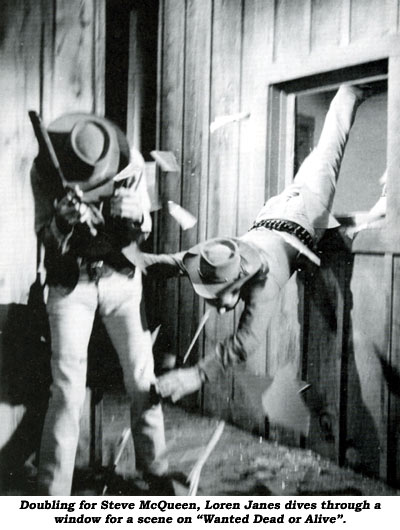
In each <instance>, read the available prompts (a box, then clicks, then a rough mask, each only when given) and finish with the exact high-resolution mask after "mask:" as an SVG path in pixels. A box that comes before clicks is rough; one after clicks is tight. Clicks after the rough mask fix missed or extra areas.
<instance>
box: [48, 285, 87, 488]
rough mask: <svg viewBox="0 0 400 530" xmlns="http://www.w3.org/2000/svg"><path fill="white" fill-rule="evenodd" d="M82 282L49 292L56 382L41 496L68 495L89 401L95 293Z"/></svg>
mask: <svg viewBox="0 0 400 530" xmlns="http://www.w3.org/2000/svg"><path fill="white" fill-rule="evenodd" d="M95 289H96V288H95V286H94V285H93V284H92V285H90V284H85V283H79V284H78V285H77V287H76V288H75V290H74V291H73V292H72V293H71V294H69V295H67V296H65V295H63V294H61V293H60V291H58V290H57V288H51V289H50V293H49V300H48V304H47V309H48V314H49V322H50V332H51V343H52V358H51V371H52V378H53V382H52V385H51V395H50V401H49V406H48V410H47V414H46V418H45V423H44V428H43V434H42V441H41V447H40V456H39V474H38V493H39V494H42V495H69V494H70V493H71V484H72V477H73V471H74V464H75V455H76V449H77V444H78V438H79V421H80V416H81V412H82V406H83V403H84V400H85V390H86V370H87V347H88V343H89V338H90V334H91V330H92V326H93V319H94V314H95V310H96V303H97V294H96V290H95Z"/></svg>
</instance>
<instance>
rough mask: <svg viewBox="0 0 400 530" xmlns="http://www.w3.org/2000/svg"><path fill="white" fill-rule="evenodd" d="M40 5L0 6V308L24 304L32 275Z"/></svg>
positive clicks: (14, 3) (9, 2)
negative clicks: (33, 112)
mask: <svg viewBox="0 0 400 530" xmlns="http://www.w3.org/2000/svg"><path fill="white" fill-rule="evenodd" d="M40 20H41V6H40V3H37V2H34V1H22V0H20V1H17V2H13V1H6V2H3V5H2V21H1V29H2V45H1V48H0V62H1V65H2V68H1V70H2V74H1V76H0V98H1V101H2V102H3V113H2V120H1V124H0V154H1V160H2V164H1V170H0V171H1V178H0V193H1V197H2V202H3V205H2V208H1V209H0V242H1V248H2V251H1V253H0V303H3V304H8V303H17V304H18V303H23V304H24V303H26V302H27V299H28V294H29V288H30V286H31V284H32V283H33V281H34V280H35V276H36V237H35V234H34V229H33V226H34V224H33V217H34V205H33V200H32V192H31V186H30V171H31V167H32V161H33V159H34V157H35V156H36V152H37V144H36V141H35V139H34V134H33V131H32V127H31V124H30V121H29V117H28V110H29V109H36V110H38V109H39V106H40V78H39V70H40V69H39V64H40V35H41V25H40Z"/></svg>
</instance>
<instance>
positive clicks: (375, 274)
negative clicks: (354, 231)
mask: <svg viewBox="0 0 400 530" xmlns="http://www.w3.org/2000/svg"><path fill="white" fill-rule="evenodd" d="M386 270H387V267H386ZM384 277H385V264H384V256H383V255H369V254H366V255H358V254H356V255H355V258H354V266H353V274H352V279H351V284H350V289H351V304H352V310H351V326H352V327H351V333H350V334H349V339H348V341H349V343H348V355H349V363H348V374H349V375H348V392H347V394H348V406H347V439H348V441H349V442H352V444H353V448H354V449H355V450H356V451H357V455H358V459H359V461H360V462H361V465H362V468H363V470H364V471H366V472H368V473H373V474H380V473H382V461H383V460H385V459H386V457H385V454H386V451H387V420H386V418H387V398H386V389H385V385H384V384H383V381H382V370H381V366H380V363H379V358H378V355H383V356H386V352H387V340H388V337H387V334H386V331H385V326H384V325H383V319H384V318H386V303H387V296H386V293H385V290H384V289H382V288H381V286H382V278H384ZM371 293H374V296H371ZM377 315H380V317H379V318H377Z"/></svg>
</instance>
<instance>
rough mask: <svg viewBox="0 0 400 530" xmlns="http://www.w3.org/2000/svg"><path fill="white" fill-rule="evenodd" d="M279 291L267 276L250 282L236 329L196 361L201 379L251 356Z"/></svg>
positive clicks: (214, 375)
mask: <svg viewBox="0 0 400 530" xmlns="http://www.w3.org/2000/svg"><path fill="white" fill-rule="evenodd" d="M279 294H280V287H279V285H278V283H277V282H276V281H275V279H274V278H273V277H272V276H271V275H269V276H268V277H267V278H265V277H262V276H261V277H259V278H256V279H255V280H253V282H251V284H250V285H249V288H248V290H247V292H246V293H245V296H244V302H245V307H244V310H243V312H242V315H241V317H240V321H239V325H238V327H237V330H236V332H235V333H234V334H233V335H232V336H231V337H229V338H227V339H226V340H224V341H222V342H220V343H219V344H218V345H217V347H216V352H215V354H211V355H207V356H206V357H204V359H202V360H201V361H200V362H199V363H198V367H199V370H200V372H201V373H202V377H203V378H204V379H205V380H207V381H213V380H215V379H216V377H217V375H218V374H221V373H223V372H224V371H225V370H226V369H227V368H228V367H230V366H233V365H236V364H239V363H243V362H246V361H247V359H248V358H249V357H251V356H253V355H255V353H256V352H257V351H258V350H259V348H260V346H261V345H262V344H263V343H264V339H265V336H266V332H267V328H268V325H269V323H270V320H271V317H272V315H273V314H274V312H275V311H276V304H277V300H278V297H279Z"/></svg>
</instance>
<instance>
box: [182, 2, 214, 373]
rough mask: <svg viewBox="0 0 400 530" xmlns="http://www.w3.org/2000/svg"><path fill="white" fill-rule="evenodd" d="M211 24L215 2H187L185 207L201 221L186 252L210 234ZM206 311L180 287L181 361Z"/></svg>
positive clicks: (187, 235)
mask: <svg viewBox="0 0 400 530" xmlns="http://www.w3.org/2000/svg"><path fill="white" fill-rule="evenodd" d="M211 21H212V2H211V0H205V1H203V2H196V1H195V0H189V1H188V2H187V14H186V27H187V30H186V44H185V48H186V63H185V109H184V136H183V154H184V160H183V179H182V205H183V207H184V208H186V209H187V210H188V211H190V212H191V213H192V214H194V215H195V216H196V217H197V219H198V222H197V225H196V226H195V227H193V228H192V229H190V230H186V231H184V232H182V237H181V247H182V248H183V249H188V248H190V247H191V246H193V245H195V244H196V243H197V242H198V241H203V240H204V239H205V235H206V230H207V219H206V208H207V186H208V179H207V173H208V142H209V119H210V118H209V109H210V68H211V28H212V23H211ZM203 305H204V304H203V302H202V301H201V300H200V299H199V297H198V296H197V295H196V294H195V293H194V291H193V289H192V288H191V286H190V282H189V280H188V279H183V280H182V281H181V286H180V307H182V308H184V310H183V311H182V312H181V316H180V329H181V332H180V334H179V352H180V354H181V355H184V353H185V351H186V350H187V348H188V346H189V344H190V342H191V339H192V337H193V335H194V333H195V330H196V328H197V325H198V321H199V316H200V312H201V310H202V307H203ZM201 345H202V340H201V338H200V340H198V341H197V343H196V345H195V347H194V349H193V351H192V353H191V354H190V361H189V364H192V363H194V362H195V361H196V360H197V359H198V358H199V355H200V352H201Z"/></svg>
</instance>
